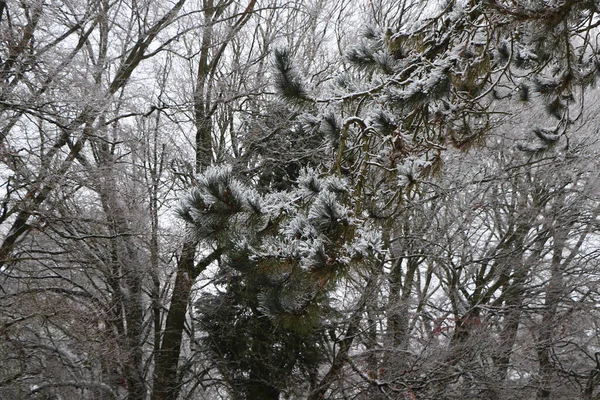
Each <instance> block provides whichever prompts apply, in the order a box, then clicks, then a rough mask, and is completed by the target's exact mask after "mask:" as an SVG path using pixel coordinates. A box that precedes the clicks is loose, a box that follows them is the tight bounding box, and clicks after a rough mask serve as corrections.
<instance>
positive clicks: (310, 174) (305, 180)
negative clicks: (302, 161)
mask: <svg viewBox="0 0 600 400" xmlns="http://www.w3.org/2000/svg"><path fill="white" fill-rule="evenodd" d="M298 186H299V187H300V189H301V191H302V194H303V195H305V196H314V195H315V194H317V193H319V192H320V191H321V181H320V179H319V176H318V174H317V173H316V172H315V170H314V169H312V168H303V169H302V170H301V171H300V176H298Z"/></svg>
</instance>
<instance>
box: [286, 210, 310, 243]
mask: <svg viewBox="0 0 600 400" xmlns="http://www.w3.org/2000/svg"><path fill="white" fill-rule="evenodd" d="M281 231H282V233H283V234H284V235H287V236H289V237H291V238H295V239H309V238H315V237H317V236H318V232H317V230H316V229H315V227H314V226H313V225H312V224H311V223H310V222H309V220H308V218H306V217H305V216H304V215H296V216H295V217H294V218H292V220H291V221H289V223H288V224H287V225H285V226H284V227H283V228H282V230H281Z"/></svg>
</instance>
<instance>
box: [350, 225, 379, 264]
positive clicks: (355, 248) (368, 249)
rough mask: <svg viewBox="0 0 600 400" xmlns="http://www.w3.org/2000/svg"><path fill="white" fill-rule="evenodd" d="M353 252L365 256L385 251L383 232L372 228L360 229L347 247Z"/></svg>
mask: <svg viewBox="0 0 600 400" xmlns="http://www.w3.org/2000/svg"><path fill="white" fill-rule="evenodd" d="M347 250H348V252H350V253H351V254H359V255H361V256H364V257H368V256H372V255H375V254H382V253H383V241H382V239H381V232H380V231H375V230H372V229H359V230H358V232H357V235H356V237H355V238H354V241H353V242H352V243H351V244H350V245H349V248H348V249H347Z"/></svg>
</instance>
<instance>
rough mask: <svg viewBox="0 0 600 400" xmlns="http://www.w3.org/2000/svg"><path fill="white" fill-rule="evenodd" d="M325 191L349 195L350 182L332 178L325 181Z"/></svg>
mask: <svg viewBox="0 0 600 400" xmlns="http://www.w3.org/2000/svg"><path fill="white" fill-rule="evenodd" d="M323 186H325V189H326V190H328V191H330V192H333V193H347V192H348V191H349V188H348V182H346V180H345V179H342V178H340V177H337V176H330V177H328V178H327V179H325V182H324V185H323Z"/></svg>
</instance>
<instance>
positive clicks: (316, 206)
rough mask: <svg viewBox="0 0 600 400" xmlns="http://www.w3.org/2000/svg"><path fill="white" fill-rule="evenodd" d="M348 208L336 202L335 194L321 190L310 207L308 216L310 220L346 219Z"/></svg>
mask: <svg viewBox="0 0 600 400" xmlns="http://www.w3.org/2000/svg"><path fill="white" fill-rule="evenodd" d="M347 217H348V210H347V209H346V207H344V206H342V205H341V204H339V203H338V201H337V199H336V197H335V195H334V194H333V193H332V192H330V191H327V190H326V191H323V192H321V193H319V196H318V197H317V199H316V200H315V202H314V203H313V204H312V206H311V207H310V210H309V211H308V218H309V219H311V220H328V221H335V222H339V221H342V220H346V219H347Z"/></svg>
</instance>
